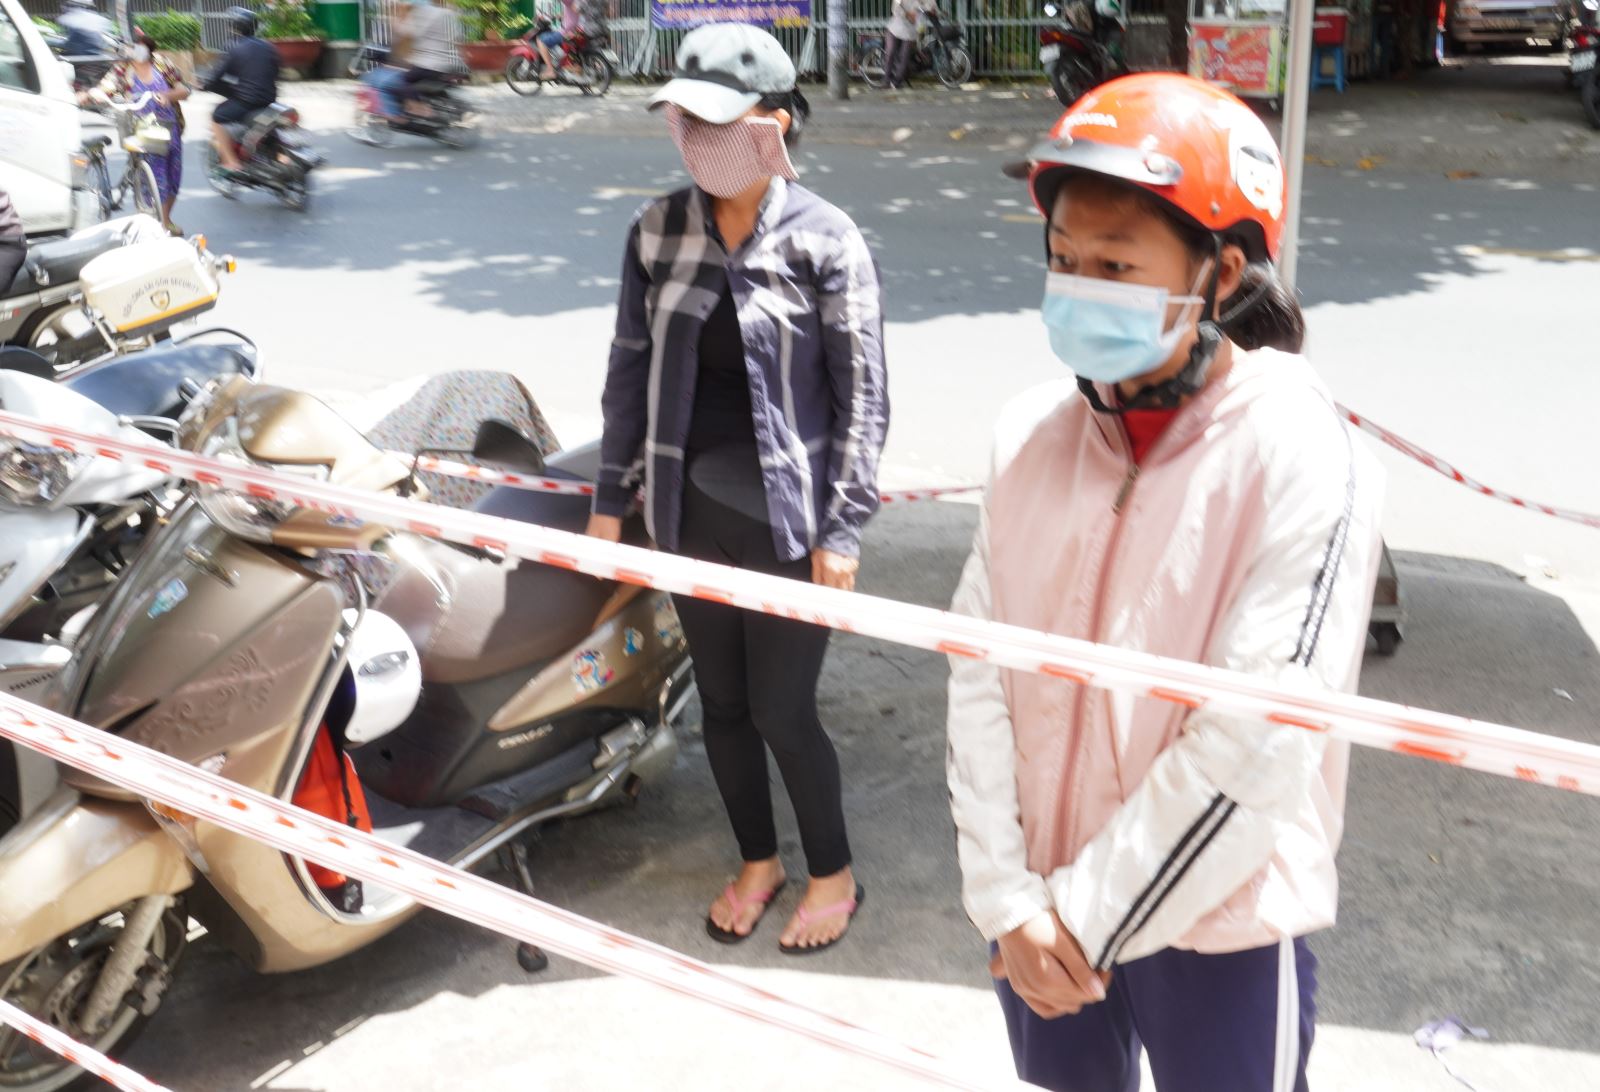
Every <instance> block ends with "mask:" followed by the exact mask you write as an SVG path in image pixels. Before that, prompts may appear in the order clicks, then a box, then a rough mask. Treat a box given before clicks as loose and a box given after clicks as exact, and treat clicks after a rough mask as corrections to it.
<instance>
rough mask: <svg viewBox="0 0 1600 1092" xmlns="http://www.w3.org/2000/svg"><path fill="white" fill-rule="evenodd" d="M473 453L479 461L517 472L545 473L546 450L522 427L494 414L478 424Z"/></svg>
mask: <svg viewBox="0 0 1600 1092" xmlns="http://www.w3.org/2000/svg"><path fill="white" fill-rule="evenodd" d="M472 456H473V458H475V459H477V460H478V461H479V462H482V463H487V464H489V465H490V466H494V467H499V468H500V469H502V470H510V471H514V472H515V473H518V474H543V473H544V452H543V451H541V450H539V445H538V444H536V443H534V442H533V441H532V440H531V439H529V438H528V437H527V436H526V435H524V434H523V432H522V430H521V429H518V428H517V427H515V426H514V425H511V424H508V423H507V422H505V421H501V420H499V419H497V418H494V417H491V418H489V419H488V420H487V421H484V422H483V424H481V425H479V426H478V435H477V438H476V439H474V440H473V441H472Z"/></svg>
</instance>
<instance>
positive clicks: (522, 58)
mask: <svg viewBox="0 0 1600 1092" xmlns="http://www.w3.org/2000/svg"><path fill="white" fill-rule="evenodd" d="M553 25H554V24H552V23H551V21H550V19H549V17H548V16H540V17H539V20H538V22H537V23H535V24H534V28H533V29H532V30H530V31H529V32H528V33H527V34H526V35H525V36H524V37H523V38H522V40H521V41H519V42H518V43H517V45H516V48H515V49H513V50H512V51H511V58H510V60H508V61H506V84H507V85H508V86H510V88H511V90H513V91H515V92H516V93H517V94H519V95H537V94H538V93H539V92H541V91H543V90H544V85H545V84H546V83H547V82H548V83H555V84H564V85H566V86H568V87H576V88H577V89H578V90H580V91H582V92H583V93H584V94H585V95H594V96H597V97H598V96H601V95H604V94H605V93H606V92H607V91H610V90H611V81H612V80H613V79H614V78H615V77H616V73H617V64H618V58H617V55H616V54H615V53H613V52H612V51H611V38H610V35H608V34H606V33H604V32H601V33H598V34H590V33H587V32H583V31H580V32H579V33H577V34H574V35H572V36H571V37H570V38H568V39H567V40H566V41H565V42H563V43H562V44H561V45H560V46H558V47H556V48H555V49H553V50H551V58H552V59H553V60H554V61H555V62H556V65H555V77H554V78H553V79H548V80H547V79H546V77H545V75H544V58H543V57H541V56H540V55H539V45H538V40H539V35H541V34H543V33H545V32H546V31H548V30H549V29H550V28H551V27H552V26H553Z"/></svg>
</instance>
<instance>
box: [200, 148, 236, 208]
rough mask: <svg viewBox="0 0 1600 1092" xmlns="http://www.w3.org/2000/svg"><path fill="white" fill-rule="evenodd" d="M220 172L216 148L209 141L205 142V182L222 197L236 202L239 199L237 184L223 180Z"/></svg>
mask: <svg viewBox="0 0 1600 1092" xmlns="http://www.w3.org/2000/svg"><path fill="white" fill-rule="evenodd" d="M221 171H222V158H221V157H220V156H218V155H217V149H216V147H215V146H214V145H213V144H212V143H211V142H210V141H207V142H206V181H207V182H209V183H210V184H211V188H212V189H214V190H216V191H217V192H218V193H220V194H221V195H222V196H224V197H226V198H227V199H228V200H229V201H237V200H238V199H239V186H238V184H237V183H235V182H230V181H228V180H227V179H226V178H223V177H222V174H221Z"/></svg>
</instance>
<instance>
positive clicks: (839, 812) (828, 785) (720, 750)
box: [673, 483, 850, 876]
mask: <svg viewBox="0 0 1600 1092" xmlns="http://www.w3.org/2000/svg"><path fill="white" fill-rule="evenodd" d="M679 549H680V551H681V552H682V553H684V554H686V555H688V556H689V557H694V558H698V559H700V560H702V561H716V562H721V563H722V564H726V565H737V566H739V567H740V568H744V569H753V570H755V571H757V572H764V573H773V574H776V575H778V576H787V577H791V578H793V579H795V580H805V581H809V580H810V579H811V560H810V559H809V558H806V559H803V560H801V561H791V562H783V561H779V560H778V554H777V550H776V549H775V548H774V547H773V544H772V528H771V527H769V526H768V525H767V524H766V523H765V522H763V521H761V520H756V519H752V518H751V517H749V516H746V515H743V514H741V513H739V512H736V511H734V510H733V509H732V508H729V507H727V506H725V505H722V504H719V503H718V502H717V501H715V500H713V499H711V498H710V497H708V496H706V495H705V494H704V493H702V492H700V490H698V489H696V488H695V486H694V485H693V484H691V483H686V484H685V486H684V502H683V528H682V531H681V533H680V542H679ZM673 599H674V601H675V602H676V604H677V607H678V615H679V617H680V618H682V619H683V632H684V635H685V636H686V637H687V638H688V639H689V652H690V654H691V655H692V656H693V657H694V667H695V679H696V680H697V681H698V683H699V687H700V703H701V705H702V707H703V708H704V711H705V741H706V757H707V758H708V759H709V760H710V762H711V774H712V776H713V777H714V778H715V779H716V782H717V789H718V790H719V791H720V792H721V793H722V803H723V805H724V806H725V807H726V808H727V809H728V819H729V821H730V822H731V823H732V824H733V833H734V836H735V837H736V838H737V839H738V840H739V852H740V854H741V855H742V856H743V857H744V859H745V860H746V861H764V860H767V859H768V858H771V857H776V856H777V855H778V832H777V828H776V827H774V825H773V821H772V792H771V786H770V783H769V782H768V779H767V749H768V748H769V747H770V748H771V749H772V754H773V756H774V757H775V758H777V760H778V772H779V773H781V774H782V775H783V784H784V787H785V788H786V789H788V790H789V801H790V803H792V804H793V805H794V813H795V819H796V821H797V822H798V824H799V827H800V843H801V845H802V847H803V848H804V849H805V854H806V867H807V869H808V871H809V872H810V873H811V875H813V876H831V875H832V874H833V873H835V872H838V871H840V870H841V869H844V868H845V867H847V866H848V865H849V864H850V843H849V841H848V839H847V838H846V837H845V830H844V803H843V800H842V797H841V789H840V784H839V756H838V755H837V754H836V753H835V752H834V749H833V741H832V740H830V739H829V738H828V734H827V733H826V732H824V731H823V730H822V722H821V721H820V720H818V718H817V679H818V676H820V675H821V673H822V660H823V657H824V656H826V655H827V651H828V638H829V637H830V636H831V632H832V631H830V630H828V629H826V628H824V627H822V626H814V625H811V624H810V623H808V622H796V621H793V620H791V619H787V618H775V617H773V616H771V615H767V614H760V613H756V612H752V611H744V610H741V609H739V608H738V607H729V606H724V605H722V604H720V603H710V602H707V601H706V600H703V599H691V598H687V597H684V596H674V597H673Z"/></svg>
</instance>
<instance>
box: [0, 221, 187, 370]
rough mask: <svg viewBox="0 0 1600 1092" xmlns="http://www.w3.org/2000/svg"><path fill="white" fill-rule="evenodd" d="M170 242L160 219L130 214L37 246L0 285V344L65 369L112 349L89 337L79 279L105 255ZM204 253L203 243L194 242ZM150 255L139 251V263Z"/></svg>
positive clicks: (34, 246)
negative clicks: (26, 350)
mask: <svg viewBox="0 0 1600 1092" xmlns="http://www.w3.org/2000/svg"><path fill="white" fill-rule="evenodd" d="M166 238H168V236H167V232H166V229H164V228H163V227H162V226H161V223H160V221H158V220H156V219H154V218H152V217H149V216H128V217H124V218H122V219H119V220H110V221H107V222H106V223H103V224H96V225H95V226H94V227H91V228H85V229H84V230H82V231H80V232H78V233H76V234H74V235H71V236H69V237H67V238H65V239H51V240H47V241H45V242H41V243H34V244H32V245H31V246H30V247H29V248H28V257H27V260H26V261H24V262H23V265H22V268H21V269H18V270H17V274H16V276H15V277H14V278H12V281H11V283H10V284H9V285H0V345H18V346H21V347H23V348H27V349H32V350H33V351H34V352H37V353H39V354H41V355H42V356H45V357H46V358H48V359H49V360H50V361H51V362H52V363H55V364H57V365H59V366H61V367H68V366H71V365H73V364H79V363H83V362H84V361H85V360H89V359H93V358H95V357H97V356H101V355H104V354H105V353H106V352H108V351H110V348H111V347H108V346H107V345H106V343H105V339H104V338H103V337H91V336H89V335H90V334H91V329H90V327H91V326H92V324H93V323H92V320H91V319H90V318H89V317H88V316H87V315H86V314H85V313H84V299H83V296H84V289H83V284H82V282H81V277H82V274H83V271H84V269H85V267H87V266H88V265H89V264H90V263H91V262H94V261H95V260H96V259H98V258H100V257H101V256H102V255H105V254H109V253H111V252H113V251H117V250H121V249H123V248H124V247H132V246H136V245H141V244H144V243H149V242H159V241H161V240H164V239H166ZM194 245H195V249H196V250H197V251H201V250H203V249H204V245H203V241H200V240H198V238H197V242H196V243H195V244H194ZM148 253H149V252H147V251H141V252H140V254H141V258H140V261H143V260H144V256H145V255H147V254H148Z"/></svg>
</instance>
